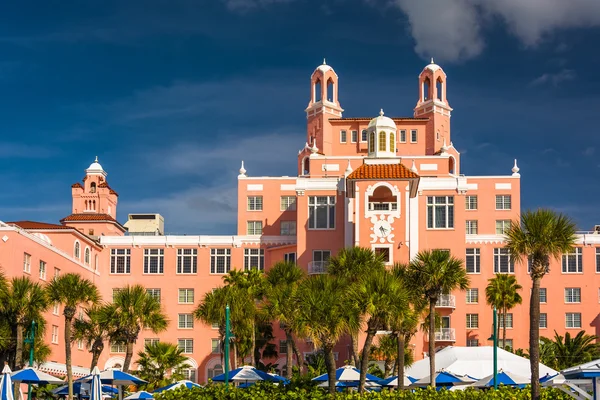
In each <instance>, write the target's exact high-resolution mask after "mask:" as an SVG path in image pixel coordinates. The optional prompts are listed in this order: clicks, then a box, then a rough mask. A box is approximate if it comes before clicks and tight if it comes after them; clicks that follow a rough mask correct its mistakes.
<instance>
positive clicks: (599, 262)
mask: <svg viewBox="0 0 600 400" xmlns="http://www.w3.org/2000/svg"><path fill="white" fill-rule="evenodd" d="M596 272H600V247H596Z"/></svg>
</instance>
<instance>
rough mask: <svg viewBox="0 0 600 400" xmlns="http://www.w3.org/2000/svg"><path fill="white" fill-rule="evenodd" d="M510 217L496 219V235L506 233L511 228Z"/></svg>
mask: <svg viewBox="0 0 600 400" xmlns="http://www.w3.org/2000/svg"><path fill="white" fill-rule="evenodd" d="M510 222H511V220H510V219H497V220H496V235H504V234H505V232H506V231H507V230H508V229H509V228H510Z"/></svg>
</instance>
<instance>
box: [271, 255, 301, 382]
mask: <svg viewBox="0 0 600 400" xmlns="http://www.w3.org/2000/svg"><path fill="white" fill-rule="evenodd" d="M304 277H305V274H304V271H303V270H302V269H300V268H299V267H298V266H297V265H296V264H294V263H291V262H278V263H276V264H275V265H273V266H272V267H271V269H269V271H268V272H267V273H266V290H265V303H264V308H265V310H266V311H267V313H268V315H269V316H270V317H271V319H273V320H276V321H279V323H280V325H281V327H282V328H283V331H284V332H285V341H286V360H285V365H286V378H288V379H291V378H292V363H293V359H292V356H293V348H294V337H293V332H292V329H291V328H292V324H293V323H292V321H293V319H294V317H295V315H296V311H297V309H298V303H297V302H296V301H295V298H296V292H297V291H298V286H299V285H300V282H301V281H302V280H303V279H304ZM296 362H297V363H298V368H302V363H303V360H301V359H297V360H296ZM300 371H302V370H301V369H300Z"/></svg>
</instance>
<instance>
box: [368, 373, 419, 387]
mask: <svg viewBox="0 0 600 400" xmlns="http://www.w3.org/2000/svg"><path fill="white" fill-rule="evenodd" d="M416 381H417V379H415V378H413V377H412V376H408V375H404V387H405V388H407V387H409V386H410V385H411V384H412V383H414V382H416ZM378 383H379V384H380V385H381V386H386V387H398V377H397V376H390V377H389V378H385V379H382V380H380V381H379V382H378Z"/></svg>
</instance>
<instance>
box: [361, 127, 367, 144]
mask: <svg viewBox="0 0 600 400" xmlns="http://www.w3.org/2000/svg"><path fill="white" fill-rule="evenodd" d="M360 141H361V142H366V141H367V130H366V129H363V130H362V132H361V137H360Z"/></svg>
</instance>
